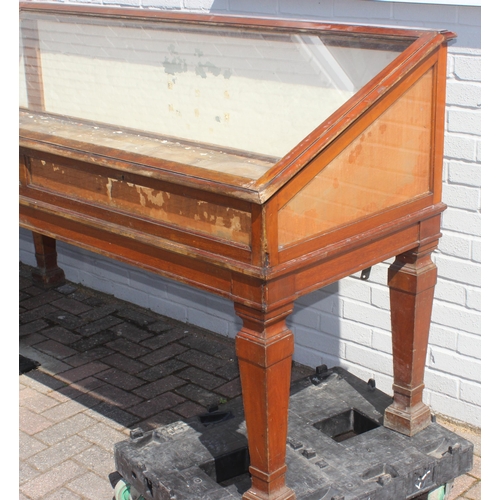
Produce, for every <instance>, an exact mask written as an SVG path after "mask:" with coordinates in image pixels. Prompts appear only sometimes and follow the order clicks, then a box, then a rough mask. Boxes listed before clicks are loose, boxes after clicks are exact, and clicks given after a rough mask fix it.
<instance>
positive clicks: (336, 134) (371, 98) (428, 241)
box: [20, 2, 453, 500]
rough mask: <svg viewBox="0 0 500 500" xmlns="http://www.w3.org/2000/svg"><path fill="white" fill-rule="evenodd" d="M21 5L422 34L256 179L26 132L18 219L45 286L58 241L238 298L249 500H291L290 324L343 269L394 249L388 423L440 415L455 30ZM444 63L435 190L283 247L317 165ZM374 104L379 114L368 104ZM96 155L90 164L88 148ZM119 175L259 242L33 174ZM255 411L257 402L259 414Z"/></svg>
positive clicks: (439, 73) (436, 100)
mask: <svg viewBox="0 0 500 500" xmlns="http://www.w3.org/2000/svg"><path fill="white" fill-rule="evenodd" d="M20 8H21V10H30V11H38V12H61V13H69V14H72V13H77V14H84V15H90V16H101V17H102V16H104V17H106V16H109V17H130V16H135V17H138V18H143V19H148V20H154V21H158V22H167V21H168V22H180V21H182V22H192V23H204V24H208V25H213V26H215V25H226V26H227V25H230V26H240V27H242V26H244V27H253V28H257V27H258V28H260V29H267V30H288V29H295V30H301V31H305V32H311V31H312V32H314V31H329V30H337V31H339V32H343V31H346V30H348V31H349V32H351V33H352V32H355V33H359V34H370V35H385V36H388V37H396V38H397V37H402V38H406V39H413V40H414V42H413V43H412V44H411V46H410V47H409V48H408V49H406V50H405V51H404V52H403V53H402V54H401V55H400V56H398V57H397V58H396V60H395V61H394V62H393V63H391V64H390V65H389V66H388V67H387V68H385V69H384V70H383V71H382V72H381V73H380V74H379V75H378V77H377V78H376V79H374V80H372V81H371V82H369V83H368V84H367V85H366V86H365V87H364V88H363V89H362V90H361V91H360V92H358V93H357V94H356V95H355V96H354V97H353V98H352V99H350V100H349V101H348V102H347V103H345V104H344V105H343V106H342V107H341V108H340V109H339V110H337V111H336V112H335V113H333V114H332V116H331V117H330V118H328V119H327V120H326V121H325V122H324V123H323V124H322V125H321V126H320V127H318V128H317V129H316V130H315V131H313V132H312V133H311V134H310V135H309V136H308V137H306V138H305V139H304V140H303V141H302V142H301V143H300V144H298V145H297V146H296V147H295V148H294V149H293V150H292V151H291V152H290V153H289V154H288V155H286V156H285V157H284V158H282V159H281V160H280V161H279V162H278V163H277V164H276V165H275V166H274V167H272V168H271V169H270V170H269V171H268V172H267V173H266V174H265V175H264V176H263V177H261V178H260V179H258V180H257V181H255V182H253V183H249V182H248V179H243V178H239V177H236V176H230V175H227V174H218V173H217V172H215V173H214V172H205V171H201V172H200V169H196V168H195V167H189V166H188V165H180V164H174V163H172V164H170V163H168V162H167V164H165V162H158V161H157V160H155V159H154V158H151V157H145V156H141V155H133V154H125V153H123V152H120V151H118V150H115V151H111V150H109V149H108V150H106V151H102V150H100V149H99V148H97V147H94V148H93V147H89V146H88V145H87V146H86V150H82V147H81V145H80V144H78V143H76V141H70V140H62V139H61V140H59V141H55V140H54V138H53V137H50V136H48V135H45V134H43V133H41V132H40V133H33V132H27V131H25V130H24V131H23V130H22V129H21V130H20V180H21V188H20V224H21V226H22V227H25V228H27V229H29V230H31V231H33V237H34V243H35V249H36V258H37V265H38V268H37V270H36V271H35V273H34V278H35V279H37V280H38V281H39V282H42V283H45V284H46V285H48V286H51V285H54V284H57V283H60V282H62V281H63V280H64V273H63V271H62V270H61V269H59V268H58V266H57V254H56V249H55V240H61V241H65V242H68V243H71V244H75V245H78V246H80V247H82V248H85V249H88V250H91V251H93V252H97V253H100V254H102V255H105V256H108V257H112V258H114V259H117V260H120V261H122V262H125V263H127V264H132V265H134V266H137V267H139V268H142V269H145V270H148V271H151V272H155V273H157V274H160V275H162V276H165V277H167V278H171V279H174V280H177V281H181V282H183V283H186V284H189V285H192V286H195V287H197V288H200V289H203V290H206V291H208V292H211V293H215V294H218V295H220V296H223V297H226V298H228V299H230V300H232V301H233V302H234V304H235V310H236V314H237V315H238V316H240V317H241V319H242V320H243V328H242V329H241V331H240V332H239V333H238V334H237V337H236V351H237V356H238V360H239V365H240V373H241V381H242V388H243V399H244V405H245V408H246V409H247V410H248V411H246V419H247V429H248V442H249V450H250V461H251V466H250V472H251V474H252V487H251V489H250V490H249V491H247V492H246V493H245V494H244V498H246V499H259V500H264V499H273V500H278V499H280V500H285V499H292V498H295V494H294V492H293V491H292V490H290V489H289V488H288V487H287V486H286V481H285V472H286V465H285V451H286V434H287V412H288V398H289V386H290V372H291V360H292V353H293V334H292V332H291V331H290V330H289V329H288V328H287V326H286V318H287V316H288V315H289V314H290V313H291V312H292V309H293V303H294V301H295V300H296V299H297V298H298V297H300V296H302V295H304V294H306V293H309V292H311V291H313V290H316V289H319V288H321V287H323V286H326V285H328V284H330V283H332V282H334V281H337V280H339V279H341V278H343V277H346V276H349V275H351V274H353V273H355V272H358V271H360V270H362V269H365V268H367V267H369V266H372V265H374V264H377V263H379V262H381V261H383V260H385V259H388V258H391V257H394V256H395V257H396V259H395V262H394V264H393V265H392V266H391V268H390V270H389V278H388V285H389V288H390V300H391V318H392V333H393V353H394V355H393V359H394V403H393V404H392V405H391V406H390V407H389V408H388V409H387V411H386V415H385V425H386V426H387V427H390V428H392V429H395V430H396V431H398V432H402V433H404V434H407V435H413V434H415V433H416V432H418V431H419V430H421V429H423V428H424V427H425V426H427V425H428V424H429V422H430V410H429V408H428V407H427V406H426V405H424V404H423V403H422V390H423V376H424V366H425V357H426V350H427V337H428V331H429V325H430V316H431V309H432V299H433V291H434V285H435V283H436V275H437V272H436V266H435V265H434V264H433V263H432V260H431V258H430V254H431V252H432V250H433V249H435V248H436V246H437V242H438V239H439V237H440V214H441V212H442V211H443V210H444V208H445V206H444V205H443V204H442V203H441V170H442V154H443V137H444V96H445V79H446V43H447V41H448V40H449V39H450V38H452V37H453V34H451V33H448V32H432V31H421V30H402V29H386V28H373V27H359V26H342V25H333V24H328V23H311V22H299V21H284V20H270V19H266V20H263V19H241V18H233V17H218V16H203V15H187V14H178V13H170V12H169V13H166V12H160V11H148V10H141V11H135V10H132V9H115V8H113V9H108V8H102V7H88V6H78V5H70V6H69V5H61V4H59V5H54V4H40V3H36V4H30V3H28V2H26V3H21V4H20ZM37 52H38V50H37V48H36V47H35V48H32V52H31V53H30V54H28V57H29V58H30V61H31V62H30V63H29V64H28V66H27V69H26V72H27V75H28V77H29V80H30V82H29V83H30V85H31V86H32V87H33V88H34V89H35V91H34V92H32V93H31V94H29V98H30V102H29V105H30V108H31V109H32V111H43V81H42V80H43V79H42V77H41V75H40V74H39V72H37V71H36V65H37V64H38V63H37V62H36V61H38V59H39V54H38V53H37ZM431 67H432V68H434V73H433V74H434V77H433V78H434V89H433V97H432V99H433V112H432V113H433V122H432V144H433V146H432V150H431V151H430V152H429V154H430V162H431V172H432V174H431V179H429V184H430V191H429V193H427V194H425V195H424V196H421V197H418V198H417V199H415V200H411V201H410V202H408V203H405V204H402V205H399V206H396V207H392V208H388V209H387V210H385V211H383V212H381V213H377V214H374V215H373V216H371V217H367V218H365V219H362V220H359V221H356V222H354V223H352V224H349V225H347V226H345V227H340V228H334V229H332V230H331V231H327V232H325V233H322V234H319V235H316V236H314V237H311V238H310V239H308V240H306V241H302V242H299V243H298V244H295V245H292V246H290V247H288V248H285V249H284V250H281V251H280V250H279V249H278V242H277V214H278V210H279V208H280V207H281V206H283V205H284V204H285V203H286V201H287V200H288V199H289V198H290V196H292V195H293V194H294V193H295V192H297V190H298V189H300V187H301V186H304V185H305V184H306V183H307V181H308V180H309V179H311V178H312V177H314V175H315V174H316V173H317V172H318V171H320V170H321V169H322V168H323V167H324V166H325V165H326V163H327V161H328V160H329V159H330V158H332V157H334V156H335V154H336V153H337V152H338V151H340V150H341V149H342V148H343V147H345V145H346V144H349V142H350V141H351V140H352V139H353V138H354V137H355V136H356V135H357V134H358V133H359V130H363V129H364V128H366V127H367V126H368V125H369V124H370V123H371V120H372V115H371V114H370V113H369V111H370V110H375V112H376V113H380V112H382V111H383V110H384V109H387V107H388V106H389V105H390V103H391V102H393V101H394V100H395V99H397V98H398V95H401V94H402V93H403V92H404V90H405V89H407V88H409V86H410V85H411V84H412V83H413V82H414V81H415V80H416V79H417V78H418V77H419V75H421V74H423V72H424V71H425V70H427V69H428V68H431ZM372 114H373V111H372ZM90 156H92V159H93V160H92V162H90V160H89V157H90ZM38 160H40V161H43V162H51V163H52V164H54V165H61V166H69V167H72V168H77V169H82V170H83V171H85V170H86V169H87V171H88V172H95V173H97V174H98V175H105V176H112V177H114V178H117V179H118V178H121V179H124V180H126V181H127V182H134V183H137V184H140V183H141V182H142V183H143V184H141V185H148V186H151V187H152V188H155V189H160V190H161V189H163V190H165V189H166V186H168V188H169V189H173V190H176V192H179V193H183V195H184V196H189V197H191V198H193V199H203V200H205V199H210V200H213V201H214V202H216V203H220V204H221V205H223V206H231V207H238V208H239V209H243V210H246V211H248V212H249V213H250V214H251V241H250V245H249V246H246V245H242V244H235V243H233V242H231V241H227V240H220V239H217V238H211V237H210V236H207V235H204V234H200V233H196V232H195V231H190V230H189V229H185V228H182V227H176V226H173V225H169V224H159V223H158V222H157V221H155V220H153V219H151V218H148V217H139V216H137V215H134V214H131V213H127V212H126V211H123V210H117V209H114V208H113V207H105V206H102V205H99V204H96V203H93V201H92V199H88V200H81V199H75V198H74V197H72V196H71V192H70V188H68V189H67V190H64V189H63V190H62V191H54V190H51V189H46V188H44V186H43V185H40V184H36V185H35V184H34V183H33V182H32V173H33V168H34V165H35V163H36V161H38ZM250 408H251V410H250Z"/></svg>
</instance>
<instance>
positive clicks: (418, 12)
mask: <svg viewBox="0 0 500 500" xmlns="http://www.w3.org/2000/svg"><path fill="white" fill-rule="evenodd" d="M64 1H65V3H71V2H70V1H69V0H64ZM73 3H91V4H97V5H122V6H134V7H141V8H163V9H171V10H183V11H195V12H212V13H219V14H243V15H252V16H259V15H261V16H262V15H263V16H266V17H269V16H272V17H289V18H290V17H293V18H300V19H319V20H331V21H336V22H346V23H358V24H378V25H389V26H412V27H424V28H425V27H431V28H439V29H443V28H445V29H449V30H452V31H454V32H455V33H457V35H458V38H457V40H456V41H455V42H454V43H453V44H452V45H451V46H450V49H449V69H448V91H447V108H446V137H445V161H444V179H443V200H444V202H445V203H447V204H448V207H449V208H448V209H447V210H446V212H445V213H444V216H443V221H442V232H443V238H442V239H441V242H440V246H439V250H438V251H437V252H435V256H434V258H435V261H436V263H437V265H438V272H439V278H438V284H437V287H436V294H435V301H434V309H433V315H432V325H431V332H430V342H429V351H428V358H427V368H426V376H425V384H426V389H425V392H424V398H425V402H426V403H428V404H429V405H430V406H431V408H432V409H433V411H435V412H437V413H441V414H444V415H447V416H450V417H453V418H456V419H459V420H462V421H464V422H467V423H469V424H472V425H475V426H480V425H481V421H480V410H481V401H480V394H481V391H480V387H481V386H480V384H481V330H480V311H481V288H480V286H481V285H480V278H481V274H480V265H481V235H480V229H481V226H480V218H481V208H480V207H481V205H480V194H481V175H480V161H481V135H480V134H481V130H480V118H481V112H480V106H481V104H480V103H481V68H480V65H481V51H480V37H481V16H480V8H479V7H466V6H454V5H428V4H426V5H418V4H412V3H399V2H390V1H386V2H377V1H372V0H314V1H313V0H309V1H301V0H121V1H115V0H77V1H76V2H75V1H74V2H73ZM19 242H20V243H19V245H20V259H21V261H22V262H25V263H27V264H31V265H34V263H35V261H34V255H33V245H32V242H31V235H30V233H28V232H27V231H24V230H21V233H20V240H19ZM58 251H59V262H60V265H61V267H63V268H64V270H65V272H66V276H67V278H68V279H69V280H71V281H74V282H77V283H82V284H84V285H86V286H89V287H92V288H95V289H97V290H101V291H104V292H106V293H110V294H113V295H115V296H116V297H119V298H121V299H124V300H128V301H130V302H133V303H136V304H139V305H141V306H143V307H146V308H150V309H152V310H153V311H155V312H159V313H162V314H165V315H168V316H171V317H173V318H176V319H179V320H181V321H187V322H189V323H193V324H196V325H199V326H201V327H204V328H207V329H209V330H212V331H214V332H218V333H220V334H222V335H226V336H230V337H234V336H235V335H236V333H237V331H238V329H239V327H240V320H239V318H237V317H236V315H235V314H234V311H233V306H232V303H231V302H229V301H227V300H224V299H220V298H218V297H215V296H212V295H209V294H207V293H203V292H200V291H198V290H194V289H192V288H189V287H187V286H183V285H180V284H178V283H175V282H172V281H168V280H165V279H162V278H159V277H158V276H155V275H152V274H149V273H145V272H142V271H139V270H137V269H134V268H131V267H128V266H125V265H122V264H119V263H117V262H115V261H112V260H109V259H106V258H103V257H101V256H98V255H95V254H91V253H89V252H86V251H83V250H80V249H78V248H76V247H72V246H69V245H66V244H62V243H61V244H59V246H58ZM387 267H388V263H383V264H380V265H377V266H375V267H374V268H373V269H372V274H371V277H370V280H369V282H364V281H361V280H359V278H357V277H351V278H347V279H344V280H342V281H340V282H339V283H335V284H333V285H330V286H328V287H326V288H324V289H322V290H319V291H317V292H315V293H312V294H310V295H308V296H306V297H303V298H301V299H300V300H299V301H297V303H296V308H295V311H294V313H293V315H292V316H291V318H290V320H289V323H288V324H289V326H290V328H291V329H292V330H293V332H294V334H295V340H296V349H295V355H294V359H295V360H296V361H298V362H300V363H302V364H305V365H309V366H313V367H314V366H317V365H319V364H322V363H326V364H328V365H330V366H333V365H340V366H343V367H344V368H347V369H348V370H350V371H352V372H353V373H354V374H356V375H358V376H360V377H361V378H363V379H368V378H375V380H376V382H377V387H379V388H380V389H382V390H383V391H385V392H387V393H392V389H391V385H392V356H391V336H390V317H389V296H388V289H387V287H386V274H387Z"/></svg>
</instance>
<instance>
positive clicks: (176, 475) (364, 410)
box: [115, 367, 473, 500]
mask: <svg viewBox="0 0 500 500" xmlns="http://www.w3.org/2000/svg"><path fill="white" fill-rule="evenodd" d="M391 402H392V399H391V398H390V397H389V396H387V395H386V394H384V393H382V392H381V391H379V390H378V389H376V388H375V386H374V383H373V381H371V380H370V381H369V382H368V383H366V382H364V381H362V380H360V379H359V378H357V377H355V376H354V375H352V374H349V373H348V372H346V371H345V370H343V369H342V368H338V367H335V368H332V369H330V370H327V369H326V367H319V368H318V369H317V375H316V376H313V377H308V378H305V379H302V380H299V381H298V382H296V383H294V384H293V385H292V388H291V395H290V407H289V429H288V444H287V466H288V469H287V484H288V486H290V487H291V488H292V489H293V490H294V491H295V492H296V494H297V498H298V499H301V500H367V499H370V500H379V499H380V500H399V499H416V498H419V497H425V496H426V495H425V493H426V492H429V491H431V490H434V489H435V488H437V487H439V486H441V485H445V484H448V483H451V482H452V481H453V480H454V479H455V478H456V477H458V476H460V475H462V474H464V473H466V472H468V471H469V470H470V469H471V468H472V458H473V445H472V444H471V443H470V442H468V441H466V440H465V439H463V438H461V437H459V436H458V435H456V434H455V433H453V432H451V431H449V430H447V429H445V428H444V427H442V426H440V425H438V424H437V423H432V424H431V425H430V426H429V427H427V428H426V429H424V430H423V431H421V432H419V433H418V434H417V435H415V436H413V437H408V436H403V435H401V434H399V433H397V432H394V431H391V430H389V429H386V428H385V427H383V415H384V410H385V408H386V407H387V406H388V405H389V404H390V403H391ZM115 462H116V468H117V471H118V472H119V473H120V474H121V476H122V477H123V478H124V480H125V481H126V482H128V483H130V484H131V485H132V486H133V487H134V488H135V489H136V490H137V491H139V492H140V493H141V495H142V496H143V497H144V499H146V500H188V499H189V500H192V499H199V500H226V499H227V500H229V499H234V498H241V495H242V493H243V492H244V491H246V490H247V489H248V488H249V487H250V477H249V475H248V465H249V457H248V449H247V439H246V427H245V420H244V417H243V408H242V404H241V400H233V401H231V402H230V403H228V404H226V405H224V407H222V408H220V409H216V410H214V411H211V412H207V413H206V414H203V415H199V416H198V417H196V418H193V419H191V420H189V421H187V422H182V421H179V422H175V423H173V424H170V425H167V426H164V427H160V428H158V429H156V430H154V431H149V432H143V431H142V430H140V429H134V430H133V431H131V437H130V439H129V440H127V441H123V442H120V443H117V444H116V445H115Z"/></svg>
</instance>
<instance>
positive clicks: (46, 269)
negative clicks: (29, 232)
mask: <svg viewBox="0 0 500 500" xmlns="http://www.w3.org/2000/svg"><path fill="white" fill-rule="evenodd" d="M33 243H34V244H35V257H36V263H37V266H38V267H36V268H35V269H33V272H32V274H31V276H32V278H33V281H36V282H37V283H39V284H42V285H44V286H47V287H51V286H58V285H62V284H63V283H64V279H65V277H64V271H63V270H62V269H61V268H60V267H58V266H57V252H56V240H55V239H54V238H50V237H49V236H44V235H43V234H39V233H33Z"/></svg>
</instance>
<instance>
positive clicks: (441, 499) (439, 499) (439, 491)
mask: <svg viewBox="0 0 500 500" xmlns="http://www.w3.org/2000/svg"><path fill="white" fill-rule="evenodd" d="M445 499H446V485H445V484H443V485H441V486H440V487H439V488H436V489H435V490H432V491H430V492H429V495H428V497H427V500H445Z"/></svg>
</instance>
